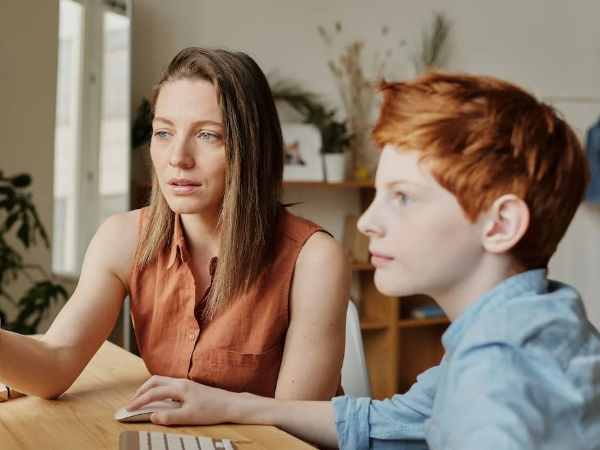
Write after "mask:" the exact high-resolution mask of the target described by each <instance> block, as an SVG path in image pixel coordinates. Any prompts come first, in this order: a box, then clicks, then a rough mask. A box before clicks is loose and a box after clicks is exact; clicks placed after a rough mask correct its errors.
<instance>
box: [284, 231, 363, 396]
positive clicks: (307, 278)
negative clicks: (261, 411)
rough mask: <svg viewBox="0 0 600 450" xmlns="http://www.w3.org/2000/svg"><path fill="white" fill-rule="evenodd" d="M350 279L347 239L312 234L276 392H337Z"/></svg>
mask: <svg viewBox="0 0 600 450" xmlns="http://www.w3.org/2000/svg"><path fill="white" fill-rule="evenodd" d="M350 279H351V272H350V262H349V260H348V256H347V255H346V252H345V250H344V248H343V247H342V245H341V244H339V243H338V242H337V241H336V240H335V239H333V238H332V237H331V236H329V235H328V234H325V233H320V232H319V233H315V234H314V235H313V236H311V237H310V239H308V241H307V242H306V244H305V245H304V247H303V248H302V250H301V251H300V254H299V255H298V259H297V261H296V267H295V269H294V277H293V279H292V286H291V292H290V325H289V329H288V332H287V336H286V340H285V347H284V351H283V360H282V363H281V369H280V371H279V378H278V381H277V388H276V390H275V398H278V399H295V400H330V399H331V398H332V397H333V396H334V395H335V393H336V388H337V387H338V384H339V382H340V374H341V368H342V362H343V359H344V344H345V335H346V312H347V309H348V301H349V298H350Z"/></svg>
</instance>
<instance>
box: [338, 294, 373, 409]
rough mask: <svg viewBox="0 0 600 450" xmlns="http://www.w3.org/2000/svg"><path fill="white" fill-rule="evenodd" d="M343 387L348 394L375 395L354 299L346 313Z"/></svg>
mask: <svg viewBox="0 0 600 450" xmlns="http://www.w3.org/2000/svg"><path fill="white" fill-rule="evenodd" d="M342 387H343V388H344V392H345V393H346V394H347V395H353V396H354V397H373V391H372V389H371V381H370V380H369V371H368V370H367V360H366V359H365V350H364V347H363V341H362V334H361V331H360V321H359V318H358V311H357V310H356V305H355V304H354V302H353V301H352V300H350V301H349V302H348V312H347V313H346V350H345V352H344V363H343V365H342Z"/></svg>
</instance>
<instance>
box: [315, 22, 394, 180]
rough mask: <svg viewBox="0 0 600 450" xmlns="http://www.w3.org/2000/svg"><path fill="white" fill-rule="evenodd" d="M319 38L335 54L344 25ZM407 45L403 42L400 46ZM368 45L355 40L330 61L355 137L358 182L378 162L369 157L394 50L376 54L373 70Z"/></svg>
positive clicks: (383, 30) (384, 29) (353, 147)
mask: <svg viewBox="0 0 600 450" xmlns="http://www.w3.org/2000/svg"><path fill="white" fill-rule="evenodd" d="M318 31H319V35H320V36H321V38H322V39H323V42H324V43H325V44H326V45H327V47H328V48H329V49H330V50H334V44H335V42H334V38H335V36H339V35H340V34H341V33H342V24H341V23H340V22H336V23H335V25H334V30H333V33H330V32H328V31H327V29H326V28H325V27H324V26H319V27H318ZM388 31H389V29H388V27H387V26H384V27H382V28H381V34H382V35H383V36H387V35H388ZM404 45H405V42H404V41H400V46H401V47H402V46H404ZM364 50H365V42H364V41H360V40H354V41H351V42H350V43H348V44H347V45H345V46H344V48H343V50H342V52H341V54H340V55H339V56H338V57H332V58H330V59H329V61H328V65H329V70H330V71H331V73H332V75H333V77H334V80H335V82H336V86H337V89H338V93H339V96H340V99H341V101H342V106H343V108H344V111H345V113H346V116H347V120H348V124H349V128H350V133H351V134H352V135H353V136H354V139H353V141H352V145H351V150H352V166H353V169H354V177H355V178H356V179H358V180H365V179H370V178H371V176H372V168H373V166H374V165H375V163H376V161H369V158H368V155H369V153H372V152H370V151H369V150H370V148H371V130H372V127H373V123H372V122H373V121H372V114H373V108H374V105H375V98H376V89H375V83H376V80H377V79H378V78H380V77H382V76H383V75H384V72H385V70H386V68H387V62H388V60H389V59H390V57H391V56H392V49H391V48H387V49H385V50H383V51H376V52H375V53H374V56H373V59H372V62H371V64H370V66H369V67H366V66H365V64H364V60H365V59H366V58H365V54H364Z"/></svg>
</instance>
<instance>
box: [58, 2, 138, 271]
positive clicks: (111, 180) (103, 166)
mask: <svg viewBox="0 0 600 450" xmlns="http://www.w3.org/2000/svg"><path fill="white" fill-rule="evenodd" d="M127 12H128V6H127V5H126V4H124V3H123V4H121V3H119V2H117V1H107V0H60V23H59V51H58V78H57V101H56V134H55V159H54V224H53V225H54V226H53V239H52V242H53V252H52V255H53V256H52V269H53V271H54V272H55V273H59V274H67V275H76V274H78V273H79V270H80V268H81V262H82V260H83V255H84V254H85V250H86V248H87V246H88V244H89V241H90V239H91V238H92V236H93V235H94V233H95V231H96V229H97V228H98V225H99V224H100V223H101V222H102V221H103V220H104V219H105V218H106V217H108V216H109V215H111V214H114V213H116V212H119V211H126V210H127V209H129V154H130V145H129V142H130V134H129V129H130V119H129V117H130V36H131V33H130V19H129V16H128V15H127Z"/></svg>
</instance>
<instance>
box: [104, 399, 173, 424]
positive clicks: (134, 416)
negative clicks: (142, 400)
mask: <svg viewBox="0 0 600 450" xmlns="http://www.w3.org/2000/svg"><path fill="white" fill-rule="evenodd" d="M178 408H181V403H179V402H175V401H173V402H171V401H158V402H151V403H148V404H147V405H146V406H142V407H141V408H140V409H136V410H135V411H127V410H126V409H125V407H123V408H121V409H119V410H118V411H117V412H116V413H115V419H117V420H118V421H119V422H150V415H151V414H152V413H153V412H156V411H167V410H170V409H178Z"/></svg>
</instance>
